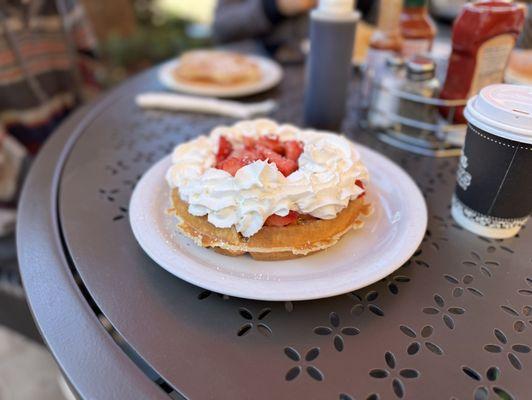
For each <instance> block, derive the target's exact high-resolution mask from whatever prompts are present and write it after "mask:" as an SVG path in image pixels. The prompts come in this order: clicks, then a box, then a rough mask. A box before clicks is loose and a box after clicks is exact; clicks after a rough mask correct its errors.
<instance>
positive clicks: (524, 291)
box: [517, 278, 532, 296]
mask: <svg viewBox="0 0 532 400" xmlns="http://www.w3.org/2000/svg"><path fill="white" fill-rule="evenodd" d="M525 282H526V283H527V285H528V286H529V287H530V288H529V289H519V290H518V291H517V292H518V293H519V294H521V295H523V296H532V278H525Z"/></svg>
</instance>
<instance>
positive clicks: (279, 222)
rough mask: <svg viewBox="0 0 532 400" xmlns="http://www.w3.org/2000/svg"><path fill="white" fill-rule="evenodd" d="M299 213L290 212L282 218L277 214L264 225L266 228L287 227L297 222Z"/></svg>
mask: <svg viewBox="0 0 532 400" xmlns="http://www.w3.org/2000/svg"><path fill="white" fill-rule="evenodd" d="M298 217H299V213H298V212H297V211H289V212H288V215H286V216H285V217H281V216H279V215H276V214H272V215H270V216H269V217H268V218H266V221H265V222H264V225H266V226H286V225H290V224H293V223H295V222H297V219H298Z"/></svg>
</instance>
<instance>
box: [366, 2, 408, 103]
mask: <svg viewBox="0 0 532 400" xmlns="http://www.w3.org/2000/svg"><path fill="white" fill-rule="evenodd" d="M402 7H403V0H380V1H379V17H378V19H377V29H376V30H375V32H373V34H372V36H371V40H370V43H369V49H368V56H367V61H366V72H365V81H364V82H363V86H362V93H363V96H362V106H363V107H367V106H368V105H369V102H370V101H371V96H372V92H373V90H374V86H375V85H374V82H378V81H379V80H380V78H381V75H382V74H383V71H384V70H385V67H386V60H387V59H388V57H392V56H395V55H397V54H399V53H400V52H401V32H400V30H399V17H400V15H401V9H402Z"/></svg>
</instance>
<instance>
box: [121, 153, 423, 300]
mask: <svg viewBox="0 0 532 400" xmlns="http://www.w3.org/2000/svg"><path fill="white" fill-rule="evenodd" d="M358 149H359V151H360V154H361V157H362V160H363V161H364V163H365V164H366V166H367V167H368V169H369V172H370V177H371V182H370V184H369V185H368V188H367V189H368V194H367V196H368V197H367V198H368V200H369V201H371V202H372V203H373V204H374V207H375V212H374V214H373V215H372V216H370V217H368V218H367V219H366V222H365V225H364V227H363V228H362V229H360V230H356V231H352V232H349V233H347V234H346V235H345V236H344V237H343V238H342V239H341V240H340V241H339V242H338V243H337V244H336V245H335V246H333V247H331V248H329V249H327V250H325V251H322V252H318V253H316V254H313V255H309V256H307V257H303V258H299V259H295V260H287V261H273V262H272V261H256V260H253V259H252V258H251V257H249V256H247V255H246V256H241V257H229V256H224V255H221V254H218V253H215V252H214V251H213V250H209V249H204V248H201V247H198V246H196V245H195V244H194V243H193V242H192V241H191V240H189V239H187V238H185V237H183V236H181V235H180V234H179V233H177V232H176V228H175V221H174V219H173V217H170V216H168V215H166V214H165V210H166V209H167V208H168V205H169V199H168V197H169V189H168V187H167V185H166V181H165V179H164V176H165V173H166V170H167V168H168V167H169V165H170V157H169V156H168V157H166V158H164V159H163V160H161V161H159V162H158V163H157V164H155V165H154V166H153V167H152V168H151V169H150V170H149V171H148V172H146V174H145V175H144V176H143V177H142V179H141V180H140V181H139V183H138V184H137V187H136V188H135V190H134V192H133V196H132V198H131V203H130V208H129V218H130V223H131V227H132V229H133V233H134V235H135V237H136V239H137V241H138V242H139V244H140V245H141V246H142V248H143V249H144V251H145V252H146V253H147V254H148V255H149V256H150V257H151V258H152V259H153V260H154V261H155V262H156V263H158V264H159V265H160V266H161V267H163V268H164V269H166V270H167V271H168V272H170V273H171V274H173V275H175V276H177V277H179V278H181V279H183V280H185V281H187V282H190V283H192V284H194V285H197V286H200V287H202V288H205V289H209V290H212V291H214V292H218V293H223V294H227V295H229V296H238V297H243V298H249V299H257V300H278V301H286V300H308V299H316V298H322V297H330V296H334V295H339V294H342V293H347V292H350V291H353V290H356V289H359V288H362V287H364V286H367V285H370V284H371V283H374V282H376V281H378V280H380V279H382V278H384V277H385V276H387V275H389V274H390V273H392V272H393V271H395V270H396V269H397V268H399V267H400V266H401V265H403V264H404V263H405V262H406V261H407V260H408V259H409V258H410V256H411V255H412V254H413V253H414V252H415V251H416V249H417V247H418V245H419V244H420V243H421V240H422V239H423V235H424V234H425V230H426V228H427V207H426V204H425V200H424V199H423V196H422V195H421V192H420V191H419V189H418V187H417V186H416V184H415V183H414V181H413V180H412V179H411V178H410V177H409V176H408V175H407V174H406V172H404V171H403V170H402V169H401V168H400V167H398V166H397V165H396V164H394V163H393V162H391V161H390V160H388V159H387V158H385V157H384V156H382V155H380V154H378V153H376V152H374V151H373V150H370V149H368V148H367V147H364V146H361V145H358Z"/></svg>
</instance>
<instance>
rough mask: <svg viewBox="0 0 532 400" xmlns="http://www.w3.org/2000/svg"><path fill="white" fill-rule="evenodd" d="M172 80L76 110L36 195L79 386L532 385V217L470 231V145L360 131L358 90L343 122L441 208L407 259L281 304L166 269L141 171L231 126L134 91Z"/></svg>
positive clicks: (323, 395) (262, 395)
mask: <svg viewBox="0 0 532 400" xmlns="http://www.w3.org/2000/svg"><path fill="white" fill-rule="evenodd" d="M303 79H304V71H303V68H302V67H301V66H288V67H286V68H285V77H284V80H283V82H282V84H281V85H280V86H279V87H278V88H276V89H274V90H273V91H270V92H268V93H265V94H263V95H261V96H256V97H255V98H254V100H256V99H263V98H268V97H273V98H275V99H277V100H278V101H279V108H278V110H277V111H276V112H275V114H274V115H273V118H275V119H277V120H279V121H283V122H290V123H295V124H298V123H300V122H301V119H302V95H303ZM353 82H354V83H353V84H354V85H355V84H356V80H354V81H353ZM159 89H161V87H160V85H159V83H158V81H157V71H156V69H152V70H149V71H147V72H146V73H143V74H141V75H139V76H137V77H135V78H133V79H130V80H128V81H127V82H126V83H125V84H123V85H121V86H120V87H118V88H116V89H114V90H112V91H111V92H110V93H108V94H107V95H105V96H103V97H102V98H101V99H99V100H98V101H96V102H94V103H92V104H90V105H88V106H86V107H84V108H83V109H81V110H80V111H78V112H77V113H76V114H75V115H74V116H73V117H71V118H70V119H69V120H68V121H67V122H66V123H65V124H64V125H63V126H62V127H61V128H60V129H59V130H58V131H57V132H56V134H55V135H54V136H53V137H52V138H51V140H50V141H49V143H48V144H47V145H46V146H45V148H44V149H43V151H42V152H41V154H40V155H39V157H38V158H37V160H36V162H35V164H34V166H33V170H32V172H31V174H30V176H29V177H28V179H27V182H26V186H25V190H24V194H23V196H22V201H21V206H20V216H19V226H18V246H19V256H20V268H21V272H22V277H23V282H24V285H25V289H26V293H27V296H28V299H29V303H30V305H31V308H32V311H33V315H34V317H35V320H36V322H37V324H38V326H39V328H40V330H41V333H42V335H43V337H44V340H45V341H46V343H47V344H48V346H49V347H50V350H51V351H52V353H53V355H54V357H55V358H56V360H57V362H58V364H59V365H60V367H61V369H62V371H63V372H64V374H65V376H66V378H67V380H68V381H69V383H70V384H71V386H72V388H73V389H74V391H75V392H76V393H77V394H78V395H79V397H80V398H83V399H98V400H103V399H128V400H131V399H168V398H173V399H180V398H190V399H342V400H347V399H368V398H369V399H395V398H406V399H428V398H432V399H487V398H498V397H497V396H499V397H500V398H513V399H527V398H530V396H531V395H530V393H532V380H531V379H530V377H531V376H532V354H531V352H530V348H531V347H532V307H531V306H532V228H531V227H530V224H529V227H528V228H525V229H524V230H523V231H522V232H521V234H520V235H519V236H518V237H516V238H513V239H510V240H488V239H484V238H481V237H478V236H476V235H474V234H472V233H469V232H467V231H465V230H463V229H461V228H460V227H459V226H457V225H456V224H455V223H454V221H453V219H452V218H451V216H450V211H449V206H450V200H451V194H452V192H453V188H454V181H455V169H456V164H457V159H454V158H447V159H435V158H429V157H423V156H418V155H413V154H410V153H407V152H404V151H401V150H398V149H395V148H392V147H389V146H388V145H386V144H384V143H381V142H379V141H378V140H377V139H376V138H375V137H374V136H373V135H371V134H370V133H369V132H365V131H364V130H363V129H360V128H359V127H358V121H357V120H358V117H357V111H356V103H357V97H356V96H353V98H351V100H350V105H349V113H348V116H347V119H346V123H345V125H344V132H345V133H346V134H347V136H349V137H350V138H351V139H353V140H355V141H358V142H360V143H364V144H366V145H368V146H370V147H372V148H374V149H376V150H378V151H380V152H382V153H384V154H385V155H387V156H388V157H390V158H391V159H393V160H394V161H395V162H397V163H398V164H400V165H401V166H402V167H403V168H404V169H405V170H406V171H408V172H409V173H410V174H411V175H412V177H413V178H414V179H415V180H416V182H417V183H418V185H419V187H420V188H421V190H422V192H423V193H424V195H425V198H426V201H427V204H428V209H429V226H428V230H427V232H426V236H425V238H424V240H423V243H422V245H421V246H420V248H419V250H418V251H417V252H416V253H415V254H414V256H413V257H412V259H411V260H410V261H408V262H407V263H406V264H405V265H404V266H403V267H402V268H400V269H398V270H397V271H396V272H395V273H393V274H392V275H390V276H388V277H387V278H385V279H383V280H382V281H380V282H378V283H376V284H374V285H372V286H370V287H367V288H364V289H362V290H358V291H356V292H353V293H348V294H345V295H341V296H337V297H333V298H329V299H322V300H315V301H305V302H286V303H283V302H278V303H275V302H260V301H251V300H244V299H239V298H228V297H227V296H223V295H219V294H217V293H211V292H209V291H205V290H204V289H201V288H199V287H195V286H192V285H190V284H188V283H186V282H184V281H182V280H180V279H178V278H176V277H174V276H172V275H170V274H169V273H168V272H166V271H165V270H163V269H162V268H160V267H159V266H157V265H156V264H155V263H154V262H153V261H152V260H151V259H150V258H149V257H148V256H146V254H145V253H144V252H143V251H142V250H141V248H140V246H139V245H138V244H137V242H136V241H135V239H134V237H133V234H132V232H131V229H130V226H129V221H128V203H129V199H130V195H131V192H132V189H133V188H134V186H135V183H136V182H137V181H138V180H139V178H140V177H141V175H142V174H143V173H144V172H145V171H146V170H147V169H148V168H149V167H150V166H151V165H152V164H154V163H155V162H156V161H157V160H159V159H160V158H162V157H163V156H164V155H166V154H168V153H170V152H171V150H172V149H173V147H174V146H175V145H176V144H177V143H179V142H182V141H185V140H189V139H191V138H193V137H194V136H196V135H199V134H205V133H208V132H209V131H210V129H211V128H212V127H214V126H216V125H219V124H230V123H232V122H233V120H231V119H229V118H220V117H213V116H206V115H198V114H195V115H194V114H183V113H170V112H162V111H145V110H140V109H139V108H137V107H136V105H135V103H134V97H135V95H136V94H137V93H141V92H144V91H148V90H150V91H151V90H159ZM161 184H164V183H163V182H161ZM367 234H371V233H370V232H367ZM301 262H305V259H304V258H303V259H301ZM183 268H186V265H184V266H183ZM264 268H268V265H267V264H265V266H264ZM504 393H508V394H509V396H508V397H504V396H505V394H504Z"/></svg>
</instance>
